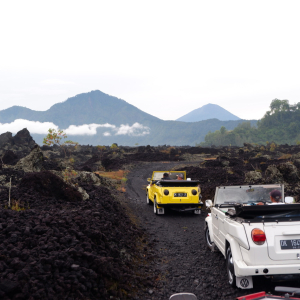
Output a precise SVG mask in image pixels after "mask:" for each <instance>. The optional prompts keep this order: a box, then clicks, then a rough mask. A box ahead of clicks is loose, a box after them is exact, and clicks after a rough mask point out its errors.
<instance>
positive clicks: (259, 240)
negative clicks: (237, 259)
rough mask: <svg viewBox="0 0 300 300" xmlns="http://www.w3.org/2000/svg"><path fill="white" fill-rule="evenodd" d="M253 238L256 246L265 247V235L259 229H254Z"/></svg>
mask: <svg viewBox="0 0 300 300" xmlns="http://www.w3.org/2000/svg"><path fill="white" fill-rule="evenodd" d="M251 237H252V241H253V242H254V243H255V244H256V245H263V244H264V243H265V241H266V235H265V233H264V232H263V231H262V230H261V229H258V228H254V229H253V230H252V231H251Z"/></svg>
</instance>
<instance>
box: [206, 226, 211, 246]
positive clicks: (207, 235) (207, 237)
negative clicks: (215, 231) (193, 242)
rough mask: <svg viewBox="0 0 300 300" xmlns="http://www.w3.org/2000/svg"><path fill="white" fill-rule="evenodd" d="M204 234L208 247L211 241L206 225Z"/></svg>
mask: <svg viewBox="0 0 300 300" xmlns="http://www.w3.org/2000/svg"><path fill="white" fill-rule="evenodd" d="M205 235H206V242H207V244H208V245H209V246H210V247H212V242H211V240H210V236H209V229H208V227H207V228H206V231H205Z"/></svg>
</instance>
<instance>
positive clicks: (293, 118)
mask: <svg viewBox="0 0 300 300" xmlns="http://www.w3.org/2000/svg"><path fill="white" fill-rule="evenodd" d="M269 142H274V143H276V144H289V145H294V144H297V143H300V102H298V103H297V104H292V105H291V104H289V100H280V99H274V100H272V102H271V104H270V110H269V111H267V112H266V113H265V115H264V117H263V118H262V119H261V120H259V121H258V122H257V125H256V126H252V125H251V123H250V122H244V123H241V124H239V125H238V126H237V127H236V128H234V129H233V130H227V129H226V128H225V127H224V126H222V127H221V128H220V129H219V130H216V131H215V132H209V133H208V134H207V135H206V136H205V141H204V142H202V143H200V146H212V145H215V146H230V145H231V146H242V145H243V143H256V144H266V143H269Z"/></svg>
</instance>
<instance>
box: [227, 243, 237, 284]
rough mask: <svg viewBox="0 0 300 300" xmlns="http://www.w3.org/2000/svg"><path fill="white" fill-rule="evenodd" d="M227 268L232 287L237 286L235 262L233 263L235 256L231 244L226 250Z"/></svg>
mask: <svg viewBox="0 0 300 300" xmlns="http://www.w3.org/2000/svg"><path fill="white" fill-rule="evenodd" d="M226 270H227V277H228V283H229V284H230V285H231V286H232V287H236V276H235V274H234V264H233V257H232V252H231V248H230V246H229V247H228V248H227V251H226Z"/></svg>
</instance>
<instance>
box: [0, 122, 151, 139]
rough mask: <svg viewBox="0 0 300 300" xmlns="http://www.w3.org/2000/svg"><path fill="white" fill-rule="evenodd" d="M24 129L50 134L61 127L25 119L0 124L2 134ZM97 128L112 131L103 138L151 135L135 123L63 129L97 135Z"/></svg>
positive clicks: (71, 133)
mask: <svg viewBox="0 0 300 300" xmlns="http://www.w3.org/2000/svg"><path fill="white" fill-rule="evenodd" d="M23 128H27V129H28V131H29V132H30V133H31V134H48V129H49V128H53V129H56V130H58V129H59V127H58V126H57V125H55V124H54V123H52V122H38V121H28V120H24V119H17V120H15V121H13V122H12V123H4V124H2V123H0V134H1V133H4V132H7V131H9V132H11V133H14V134H15V133H17V132H18V131H20V130H22V129H23ZM97 128H105V129H111V132H109V131H105V132H104V133H103V136H111V135H129V136H142V135H145V134H149V133H150V128H149V127H146V126H143V125H142V124H139V123H134V124H133V125H132V126H129V125H128V124H127V125H123V124H122V125H121V126H120V127H117V126H115V125H112V124H109V123H105V124H95V123H93V124H84V125H78V126H76V125H70V126H69V127H68V128H66V129H63V131H64V132H65V133H66V134H67V135H95V134H97Z"/></svg>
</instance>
